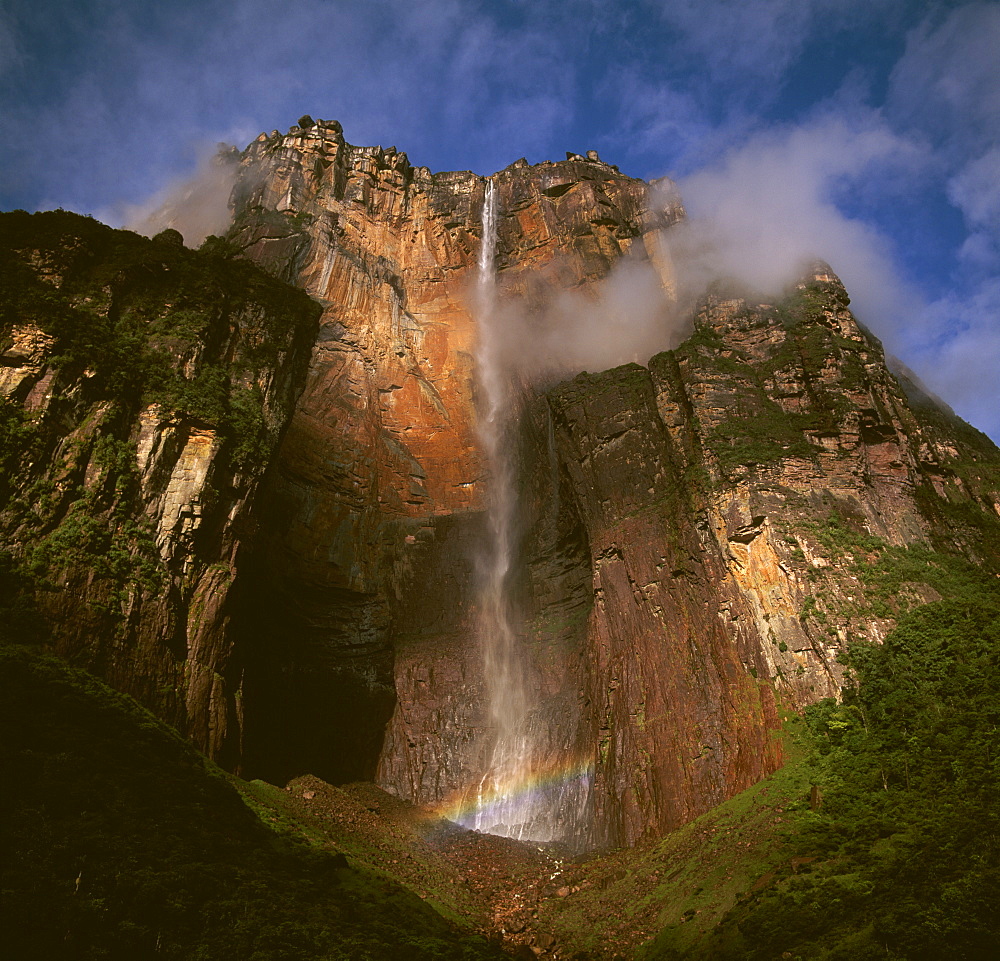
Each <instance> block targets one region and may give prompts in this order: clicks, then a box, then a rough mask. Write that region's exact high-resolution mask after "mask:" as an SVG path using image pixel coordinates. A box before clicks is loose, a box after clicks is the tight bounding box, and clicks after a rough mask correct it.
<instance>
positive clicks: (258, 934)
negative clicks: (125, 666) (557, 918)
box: [0, 648, 499, 961]
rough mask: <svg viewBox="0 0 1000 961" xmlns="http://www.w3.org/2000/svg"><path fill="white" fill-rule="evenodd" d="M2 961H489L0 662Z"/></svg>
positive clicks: (50, 664)
mask: <svg viewBox="0 0 1000 961" xmlns="http://www.w3.org/2000/svg"><path fill="white" fill-rule="evenodd" d="M0 705H2V707H0V711H2V714H0V724H2V728H0V729H2V740H0V764H2V780H3V784H4V816H3V821H2V823H3V843H4V848H5V850H4V854H3V858H2V864H3V875H2V884H3V899H4V902H5V906H4V908H5V909H4V912H3V915H2V921H0V945H2V947H0V952H2V955H3V956H4V957H10V958H26V957H37V958H42V957H44V958H46V959H61V958H129V959H134V958H139V957H152V956H156V957H164V958H204V959H212V961H223V959H228V958H232V959H237V958H239V959H241V961H247V959H255V961H264V959H270V958H275V959H277V958H281V959H283V961H284V959H295V958H303V959H305V958H309V959H320V958H323V959H327V958H329V959H341V958H345V959H346V958H351V959H360V958H371V959H380V958H387V959H388V958H401V957H406V958H414V959H422V958H426V959H439V958H440V959H443V958H468V959H473V958H476V959H478V958H489V957H497V956H498V954H499V952H498V951H497V950H496V949H495V948H493V947H491V946H489V945H488V944H487V943H486V942H484V941H482V940H481V939H479V938H474V937H472V936H470V935H468V934H467V933H464V932H461V931H458V930H457V929H456V928H455V927H454V926H453V925H451V924H449V923H448V922H447V921H446V920H445V919H444V918H443V917H442V916H441V915H440V914H439V913H437V912H435V911H434V910H433V909H432V908H431V907H429V906H428V905H427V904H425V903H424V901H422V900H421V899H420V898H419V897H418V896H416V895H414V894H412V893H411V892H409V891H406V890H405V889H403V888H402V887H400V886H399V885H398V884H395V883H393V882H391V881H389V880H387V879H385V878H384V877H380V876H379V875H377V874H375V873H374V872H372V871H370V870H367V869H365V867H364V866H363V865H360V864H351V865H350V866H345V863H344V860H343V858H342V857H341V858H338V857H335V856H333V855H330V854H327V853H321V852H317V851H315V850H310V848H309V847H307V846H306V845H302V844H297V843H295V842H293V841H291V840H289V839H288V838H287V837H281V836H278V835H276V834H275V833H274V832H273V831H271V830H269V829H268V828H267V827H265V826H264V825H263V824H262V823H261V821H260V820H259V819H258V818H257V816H256V815H255V814H254V813H253V812H252V811H251V810H250V809H249V808H248V807H247V806H246V805H245V804H244V803H243V801H242V799H241V798H240V796H239V794H238V793H237V792H236V791H235V790H234V789H233V787H232V785H231V783H230V782H229V780H228V779H227V778H226V777H225V776H224V775H223V774H222V773H221V772H219V771H218V770H217V769H215V768H213V767H212V766H211V765H209V764H208V763H207V762H206V761H205V760H204V759H203V758H202V757H201V756H200V755H199V754H197V753H196V752H195V751H194V750H193V749H192V748H190V747H189V746H188V745H187V744H186V743H185V742H184V741H183V740H181V738H179V737H178V736H177V735H176V734H175V733H174V732H172V731H171V730H170V729H169V728H167V727H165V726H164V725H163V724H161V723H160V722H159V721H157V720H155V719H154V718H153V717H152V716H151V715H149V714H147V713H146V712H145V711H144V710H142V709H141V708H140V707H138V705H136V704H135V703H134V702H133V701H131V699H129V698H127V697H124V696H122V695H119V694H116V693H114V692H113V691H111V690H110V689H108V688H107V687H105V686H104V685H103V684H102V683H100V682H99V681H97V680H95V679H94V678H92V677H90V676H89V675H86V674H83V673H82V672H78V671H74V670H71V669H69V668H67V667H66V666H65V665H63V664H62V663H61V662H59V661H57V660H55V659H53V658H50V657H47V656H44V655H39V654H37V653H35V652H33V651H30V650H28V649H25V648H4V649H2V650H0Z"/></svg>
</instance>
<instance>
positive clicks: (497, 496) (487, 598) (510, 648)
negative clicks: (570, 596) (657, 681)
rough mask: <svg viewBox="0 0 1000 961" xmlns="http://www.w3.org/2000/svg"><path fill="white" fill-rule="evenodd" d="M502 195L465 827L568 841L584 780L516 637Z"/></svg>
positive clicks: (492, 214) (490, 297)
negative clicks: (488, 728)
mask: <svg viewBox="0 0 1000 961" xmlns="http://www.w3.org/2000/svg"><path fill="white" fill-rule="evenodd" d="M496 242H497V191H496V185H495V184H494V183H493V181H492V180H490V181H487V187H486V200H485V204H484V206H483V243H482V248H481V249H480V253H479V274H478V284H477V290H476V300H475V311H476V321H477V333H478V347H477V351H476V367H477V376H478V384H479V390H480V418H479V440H480V443H481V445H482V450H483V453H484V455H485V458H486V461H487V464H488V466H489V470H490V478H491V489H490V492H489V500H488V509H487V524H488V537H487V538H486V539H485V543H484V545H483V550H482V556H481V569H480V595H479V605H478V606H479V634H480V642H481V645H482V653H483V666H484V676H485V680H486V691H487V699H488V706H489V716H490V721H491V722H492V732H493V735H494V740H493V743H492V748H491V753H490V760H489V763H488V766H487V770H486V772H485V774H483V776H482V777H481V779H480V780H479V782H478V784H477V785H476V786H475V788H474V789H473V793H474V797H472V798H468V799H467V801H466V807H465V810H464V812H463V813H462V815H461V816H460V817H458V818H457V819H458V820H459V821H460V822H461V823H462V824H464V825H465V826H466V827H470V828H474V829H476V830H479V831H485V832H488V833H491V834H500V835H504V836H506V837H513V838H519V839H522V840H536V841H548V840H555V839H557V838H561V837H563V836H564V833H565V830H566V827H567V823H566V822H567V819H566V817H565V810H566V808H567V803H569V806H570V807H574V808H575V807H578V806H579V804H580V798H581V797H582V795H584V794H586V790H585V787H586V786H585V785H583V784H582V783H581V781H582V780H583V779H584V778H586V776H587V775H586V772H580V771H577V770H573V769H572V768H573V765H572V763H571V762H570V763H568V762H567V760H566V759H565V758H563V759H561V760H560V761H558V762H557V761H556V760H555V759H554V758H553V757H551V756H549V757H547V756H545V755H546V754H552V751H551V745H549V746H547V745H546V741H547V738H546V731H545V730H544V722H543V720H542V715H541V711H540V705H539V704H538V703H536V701H537V697H536V696H532V694H531V693H530V692H529V685H528V676H527V675H528V668H527V665H526V663H525V654H524V651H523V648H522V642H521V639H520V637H519V635H518V631H517V629H516V618H515V611H514V609H513V604H512V601H511V586H512V585H511V580H512V573H513V565H514V556H515V548H516V543H515V540H516V537H515V531H516V522H517V516H516V512H517V485H516V476H515V463H514V457H513V450H512V441H513V434H514V431H513V428H514V426H515V420H516V407H517V404H516V397H515V394H514V389H513V386H512V383H511V377H510V371H509V369H508V368H507V366H506V365H505V363H504V357H503V351H502V343H501V339H500V330H499V321H500V316H499V312H498V310H497V295H496V280H495V273H496V264H495V258H496Z"/></svg>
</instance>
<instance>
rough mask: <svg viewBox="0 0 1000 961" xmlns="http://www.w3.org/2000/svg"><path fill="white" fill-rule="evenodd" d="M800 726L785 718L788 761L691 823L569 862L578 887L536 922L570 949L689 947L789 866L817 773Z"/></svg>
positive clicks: (548, 903) (543, 909)
mask: <svg viewBox="0 0 1000 961" xmlns="http://www.w3.org/2000/svg"><path fill="white" fill-rule="evenodd" d="M804 734H805V732H804V729H803V727H802V724H801V722H800V721H798V720H795V719H791V720H789V721H788V722H787V724H786V728H785V732H784V739H785V750H786V755H787V763H786V765H785V766H784V767H783V768H782V769H781V770H779V771H777V772H776V773H775V774H774V775H772V776H771V777H769V778H767V779H765V780H764V781H762V782H760V783H759V784H756V785H754V786H753V787H752V788H750V789H748V790H747V791H744V792H742V793H741V794H738V795H736V797H734V798H732V799H730V800H729V801H727V802H725V803H724V804H721V805H719V806H718V807H716V808H714V809H713V810H711V811H709V812H708V813H707V814H704V815H702V816H701V817H700V818H698V819H697V820H695V821H693V822H692V823H690V824H687V825H685V826H684V827H682V828H680V829H679V830H677V831H674V832H672V833H670V834H668V835H667V836H665V837H664V838H661V839H659V840H657V841H654V842H649V843H645V844H641V845H639V846H638V847H636V848H632V849H624V850H617V851H611V852H608V853H603V854H597V855H592V856H590V857H588V858H585V859H583V860H581V861H579V862H577V863H574V864H571V865H568V866H567V867H566V869H565V870H564V872H563V874H562V875H561V876H560V877H559V878H558V879H557V880H556V881H555V882H554V883H555V884H557V885H567V886H570V887H572V888H579V890H574V891H573V893H572V894H570V895H569V896H567V897H565V898H559V897H556V898H550V899H547V900H545V901H543V902H542V903H541V905H540V908H539V928H540V929H541V930H544V931H550V932H551V933H552V934H553V935H555V936H556V938H557V940H558V941H559V943H560V944H562V945H564V946H566V948H568V949H569V951H570V952H589V956H592V957H607V956H609V955H610V954H611V953H612V950H616V951H617V952H618V953H619V954H621V955H622V956H624V957H632V956H633V952H635V954H634V956H636V957H642V958H647V957H649V958H657V957H661V956H664V955H663V951H664V950H665V945H668V944H669V945H672V948H671V950H674V949H679V950H684V951H686V950H688V949H690V948H691V947H693V946H694V945H697V944H699V943H700V942H701V941H702V939H704V938H705V937H707V936H708V935H709V934H710V932H711V931H712V930H713V929H714V927H715V925H716V924H717V923H718V922H719V921H720V920H722V918H724V917H725V916H726V914H727V912H728V911H729V910H731V909H732V908H733V907H734V906H735V905H736V904H738V903H740V902H741V901H745V900H746V899H747V898H749V897H750V895H751V892H752V891H753V890H754V889H755V888H756V887H757V886H758V885H760V884H762V883H766V882H767V881H768V880H769V879H770V877H771V876H772V875H773V874H774V872H775V871H776V870H777V869H779V868H782V869H785V870H787V869H788V866H789V859H790V858H791V857H792V856H793V855H794V854H795V833H796V832H797V830H798V829H799V824H800V821H801V820H802V819H803V818H808V817H809V816H810V815H809V787H810V783H811V780H812V779H813V777H814V774H813V772H812V769H811V766H810V759H809V757H808V756H807V752H806V751H805V750H804V749H803V747H802V739H803V737H804ZM657 931H660V932H661V934H659V935H656V932H657ZM643 942H646V946H645V947H644V948H643V949H641V950H640V949H639V946H640V945H641V944H643ZM583 956H587V955H586V954H585V955H583ZM666 956H667V957H670V956H671V955H670V954H667V955H666Z"/></svg>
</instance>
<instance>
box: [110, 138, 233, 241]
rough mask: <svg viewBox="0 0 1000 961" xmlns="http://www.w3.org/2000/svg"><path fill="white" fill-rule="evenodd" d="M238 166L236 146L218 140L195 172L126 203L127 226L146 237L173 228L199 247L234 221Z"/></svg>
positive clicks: (222, 231)
mask: <svg viewBox="0 0 1000 961" xmlns="http://www.w3.org/2000/svg"><path fill="white" fill-rule="evenodd" d="M238 169H239V168H238V164H237V163H236V161H235V151H234V150H233V148H231V147H227V146H226V145H225V144H219V145H218V148H217V150H216V153H215V154H214V155H209V156H205V157H203V158H202V160H201V161H200V163H199V164H198V168H197V170H196V171H195V173H194V175H193V176H191V177H188V178H186V179H184V180H176V181H174V182H173V183H171V184H168V185H167V186H166V187H164V188H163V189H162V190H159V191H157V192H156V193H155V194H153V196H152V197H150V198H149V199H148V200H147V201H145V202H144V203H141V204H135V205H131V206H129V207H127V208H126V209H125V211H124V213H123V216H122V218H121V219H122V221H123V223H124V226H126V227H127V228H128V229H129V230H134V231H136V233H140V234H145V235H146V236H147V237H152V236H153V235H154V234H158V233H159V232H160V231H161V230H166V229H167V228H173V229H174V230H179V231H180V233H181V234H182V235H183V237H184V242H185V243H186V244H187V245H188V246H189V247H197V246H198V245H199V244H200V243H201V242H202V241H203V240H204V239H205V238H206V237H207V236H208V235H209V234H223V233H225V232H226V230H227V229H228V228H229V225H230V224H231V223H232V219H233V212H232V210H231V209H230V207H229V197H230V194H231V193H232V190H233V184H234V183H235V180H236V174H237V171H238Z"/></svg>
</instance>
